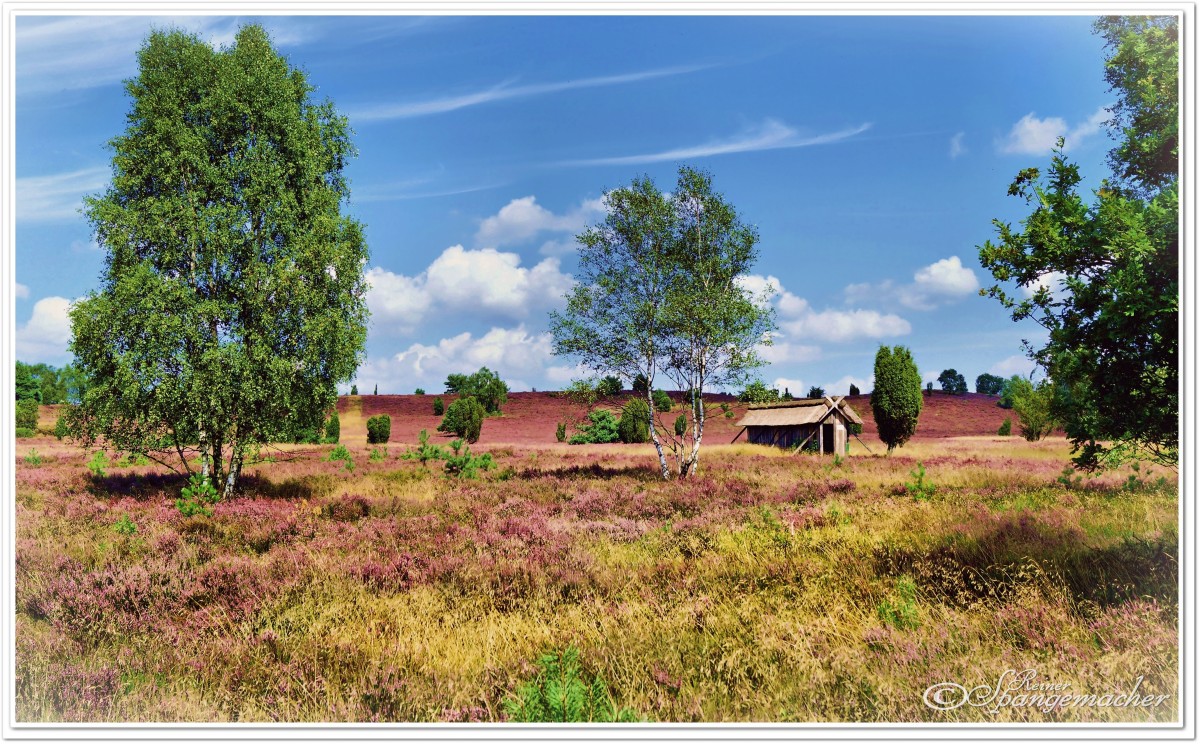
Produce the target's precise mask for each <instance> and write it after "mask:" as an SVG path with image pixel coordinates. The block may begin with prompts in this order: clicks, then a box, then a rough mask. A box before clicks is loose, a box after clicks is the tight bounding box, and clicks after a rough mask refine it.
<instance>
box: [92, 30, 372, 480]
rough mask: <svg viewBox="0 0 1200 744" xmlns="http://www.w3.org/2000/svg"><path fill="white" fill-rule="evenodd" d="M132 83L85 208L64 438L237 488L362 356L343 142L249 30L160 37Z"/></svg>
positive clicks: (343, 130)
mask: <svg viewBox="0 0 1200 744" xmlns="http://www.w3.org/2000/svg"><path fill="white" fill-rule="evenodd" d="M125 88H126V92H127V94H128V96H129V98H130V99H131V102H132V104H131V108H130V111H129V113H128V116H127V122H128V124H127V127H126V130H125V132H124V134H122V135H120V136H118V137H116V138H115V139H113V140H112V141H111V143H110V146H111V148H112V150H113V152H114V155H113V160H112V182H111V184H110V186H109V187H108V189H107V190H106V191H105V192H104V193H102V194H99V195H97V196H94V197H89V198H88V199H87V200H86V206H85V210H84V211H85V213H86V215H87V217H88V219H89V221H90V222H91V224H92V227H93V229H94V232H95V236H96V241H97V243H98V244H99V245H100V246H102V248H103V249H104V251H105V252H106V259H105V266H104V270H103V273H102V277H101V286H100V288H99V289H98V290H97V291H94V292H92V293H91V294H89V295H88V296H87V297H85V298H84V299H83V300H81V301H80V302H79V303H77V304H76V305H75V306H74V308H73V309H72V311H71V321H72V340H71V350H72V351H73V352H74V354H75V357H76V359H77V360H78V363H79V365H80V367H81V368H82V370H83V372H84V373H85V374H86V375H87V377H88V379H89V380H90V383H91V384H90V386H89V387H88V388H87V390H86V392H85V393H84V394H83V396H82V400H81V401H80V405H79V406H78V408H77V409H76V411H75V415H74V417H75V432H76V434H77V435H78V436H79V437H80V438H81V439H83V440H84V442H85V443H87V444H93V443H97V442H99V443H102V444H105V445H107V446H112V447H115V448H118V449H121V450H124V451H128V452H133V453H139V454H145V455H147V456H149V457H151V458H153V459H155V460H157V461H159V462H161V463H164V464H166V465H168V466H170V467H172V468H173V469H176V470H177V471H179V472H192V470H193V467H194V466H193V464H192V463H193V461H195V460H197V459H198V460H199V469H200V472H201V473H202V474H203V476H204V477H205V478H206V479H209V480H210V481H211V482H212V483H213V484H214V485H215V486H216V487H217V488H218V490H220V491H223V492H224V494H225V495H229V494H230V493H231V492H232V490H233V488H234V484H235V483H236V480H237V477H238V474H239V471H240V469H241V467H242V464H243V462H244V460H245V458H246V456H247V454H248V453H249V452H251V451H252V450H253V449H254V448H255V447H257V446H259V445H261V444H263V443H266V442H271V441H281V440H284V439H288V438H289V436H290V434H291V433H292V432H294V431H295V430H297V429H303V428H318V427H320V426H321V424H322V423H323V420H324V416H325V415H326V413H327V412H328V410H329V409H330V408H331V407H332V405H333V404H334V403H335V401H336V397H337V391H336V385H337V384H338V383H339V382H344V381H347V380H349V379H350V378H351V376H352V375H353V373H354V371H355V370H356V369H357V367H358V364H359V362H360V361H361V358H362V354H363V347H364V343H365V340H366V320H367V317H368V311H367V308H366V303H365V290H366V284H365V281H364V278H363V267H364V265H365V263H366V261H367V247H366V244H365V242H364V238H363V230H362V226H361V225H360V224H359V223H358V222H357V221H355V220H353V219H351V218H349V217H347V216H345V215H343V214H342V206H343V202H344V200H346V199H348V197H349V189H348V185H347V182H346V179H345V178H344V176H343V168H344V167H345V164H346V161H347V159H348V158H350V157H352V156H353V155H354V148H353V145H352V144H351V141H350V131H349V128H348V125H347V121H346V119H345V118H344V117H342V116H339V115H338V114H337V112H336V111H335V109H334V106H333V104H332V103H331V102H329V101H324V102H314V101H313V100H312V98H311V95H312V93H313V90H314V89H313V87H312V86H311V85H310V84H309V83H308V81H307V80H306V77H305V75H304V73H303V72H301V71H300V70H298V69H294V68H292V67H291V66H290V65H289V64H288V62H287V60H285V59H284V58H283V57H281V56H280V55H279V54H278V53H276V51H275V50H274V49H273V48H272V45H271V42H270V39H269V38H268V36H267V34H266V32H265V31H264V30H263V29H262V28H261V27H259V26H253V25H251V26H245V27H243V28H242V29H240V30H239V32H238V34H237V36H236V40H235V42H234V43H233V45H232V46H229V47H228V48H224V49H220V50H217V49H213V48H212V47H211V46H209V45H208V44H206V43H205V42H203V41H202V40H200V39H199V38H198V37H196V36H194V35H191V34H188V33H183V32H179V31H162V32H160V31H156V32H154V33H152V34H151V35H150V36H149V38H148V39H147V40H146V42H145V43H144V44H143V46H142V48H141V50H140V51H139V52H138V73H137V76H136V77H134V78H132V79H130V80H128V81H127V82H126V86H125Z"/></svg>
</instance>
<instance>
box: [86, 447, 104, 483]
mask: <svg viewBox="0 0 1200 744" xmlns="http://www.w3.org/2000/svg"><path fill="white" fill-rule="evenodd" d="M87 467H88V470H90V471H92V477H93V478H103V477H104V469H105V468H106V467H108V455H106V454H104V450H96V453H95V454H94V455H92V459H91V460H88V464H87Z"/></svg>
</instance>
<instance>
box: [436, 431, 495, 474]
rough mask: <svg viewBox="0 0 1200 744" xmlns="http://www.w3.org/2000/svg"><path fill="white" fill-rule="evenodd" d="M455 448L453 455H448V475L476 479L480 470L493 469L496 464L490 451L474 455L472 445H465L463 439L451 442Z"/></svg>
mask: <svg viewBox="0 0 1200 744" xmlns="http://www.w3.org/2000/svg"><path fill="white" fill-rule="evenodd" d="M450 446H451V447H452V448H453V449H454V454H453V455H448V456H447V457H446V475H448V476H454V477H456V478H466V479H468V480H475V479H476V478H478V477H479V471H480V470H491V469H492V468H493V467H495V465H496V461H495V460H493V459H492V455H491V453H490V452H485V453H483V454H482V455H472V454H471V448H470V447H464V446H463V443H462V440H461V439H456V440H454V441H453V442H451V443H450Z"/></svg>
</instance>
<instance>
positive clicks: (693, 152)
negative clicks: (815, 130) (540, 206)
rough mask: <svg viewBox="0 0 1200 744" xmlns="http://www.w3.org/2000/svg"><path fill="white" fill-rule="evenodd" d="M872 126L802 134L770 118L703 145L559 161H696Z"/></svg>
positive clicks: (832, 137) (825, 141)
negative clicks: (734, 134) (737, 132)
mask: <svg viewBox="0 0 1200 744" xmlns="http://www.w3.org/2000/svg"><path fill="white" fill-rule="evenodd" d="M870 128H871V125H870V124H869V123H866V124H860V125H858V126H857V127H850V128H848V129H841V130H838V131H836V132H828V133H826V134H816V135H802V134H801V133H800V132H799V131H798V130H796V129H794V128H792V127H789V126H788V125H786V124H784V123H783V122H781V121H779V120H777V119H767V120H766V121H764V122H763V123H762V124H760V125H758V126H756V127H751V128H749V129H747V130H745V131H743V132H742V133H740V134H738V135H736V136H734V137H729V138H726V139H719V140H710V141H709V142H707V143H705V144H702V145H695V146H692V147H680V148H675V149H672V150H664V151H662V152H652V153H643V154H641V155H621V156H617V157H607V158H589V159H584V160H570V161H565V162H563V163H559V165H639V164H642V163H661V162H664V161H671V160H692V159H695V158H705V157H711V156H713V155H729V154H731V153H738V152H754V151H757V150H781V149H787V148H793V147H812V146H814V145H829V144H833V143H835V142H841V141H842V140H845V139H849V138H850V137H854V136H855V135H859V134H862V133H863V132H865V131H867V130H868V129H870Z"/></svg>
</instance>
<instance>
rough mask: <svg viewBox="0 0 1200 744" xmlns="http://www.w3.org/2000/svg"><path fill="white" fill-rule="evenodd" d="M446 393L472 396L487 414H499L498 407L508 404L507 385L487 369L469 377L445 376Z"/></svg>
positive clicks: (460, 375) (484, 368)
mask: <svg viewBox="0 0 1200 744" xmlns="http://www.w3.org/2000/svg"><path fill="white" fill-rule="evenodd" d="M446 392H447V393H450V394H451V395H463V396H466V395H471V396H474V397H475V398H476V399H477V400H478V401H479V403H480V404H481V405H482V406H483V409H484V411H486V412H487V413H499V412H500V407H501V406H503V405H504V404H505V403H507V402H508V385H507V384H506V383H505V382H504V380H501V379H500V375H499V374H498V373H496V372H493V371H491V370H490V369H488V368H487V367H480V368H479V370H478V371H476V372H473V373H471V374H469V375H464V374H457V373H454V374H450V375H447V376H446Z"/></svg>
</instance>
